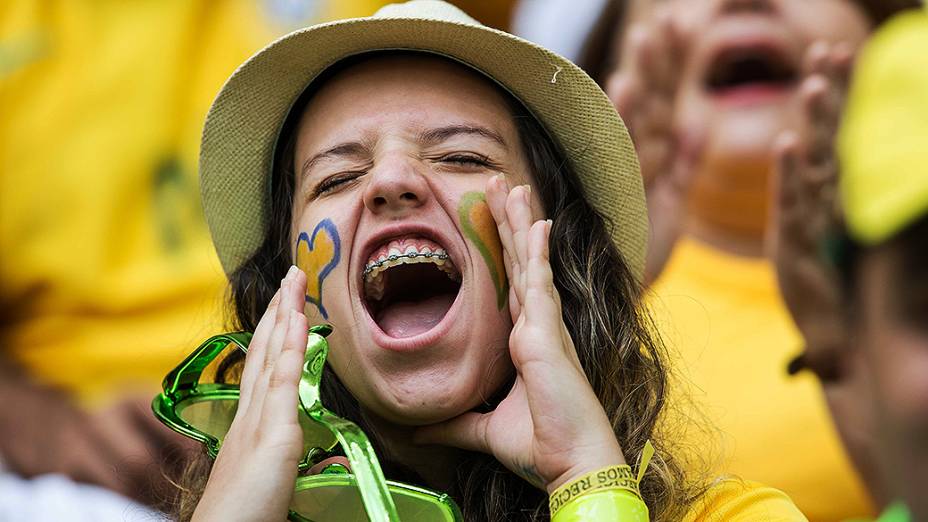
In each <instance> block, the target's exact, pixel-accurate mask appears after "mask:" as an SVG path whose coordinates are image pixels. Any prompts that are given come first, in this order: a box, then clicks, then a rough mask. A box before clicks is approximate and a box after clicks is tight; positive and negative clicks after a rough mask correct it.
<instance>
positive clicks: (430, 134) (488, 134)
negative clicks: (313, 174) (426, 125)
mask: <svg viewBox="0 0 928 522" xmlns="http://www.w3.org/2000/svg"><path fill="white" fill-rule="evenodd" d="M461 134H464V135H473V136H480V137H483V138H487V139H490V140H493V141H495V142H496V143H498V144H500V146H502V147H503V148H504V149H506V150H508V149H509V146H508V145H507V144H506V140H504V139H503V137H502V136H500V135H499V133H497V132H494V131H492V130H490V129H488V128H486V127H480V126H478V125H448V126H445V127H438V128H434V129H428V130H425V131H422V132H421V133H419V135H418V136H417V139H418V141H419V142H420V143H421V144H423V145H425V146H432V145H438V144H439V143H442V142H443V141H446V140H448V139H450V138H452V137H454V136H458V135H461ZM367 151H368V147H367V146H365V145H364V144H363V143H360V142H357V141H349V142H345V143H339V144H338V145H335V146H334V147H330V148H328V149H326V150H324V151H322V152H320V153H318V154H314V155H313V156H312V157H310V158H308V159H307V160H306V161H304V162H303V166H302V167H301V168H300V175H301V176H305V175H306V172H307V171H309V169H311V168H312V167H313V166H314V165H316V164H317V163H319V162H320V161H322V160H326V159H334V158H339V157H346V156H348V157H350V156H361V155H363V154H365V153H366V152H367Z"/></svg>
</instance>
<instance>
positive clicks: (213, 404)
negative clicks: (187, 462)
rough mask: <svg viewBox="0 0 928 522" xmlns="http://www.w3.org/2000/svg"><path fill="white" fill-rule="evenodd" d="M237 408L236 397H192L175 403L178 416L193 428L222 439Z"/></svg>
mask: <svg viewBox="0 0 928 522" xmlns="http://www.w3.org/2000/svg"><path fill="white" fill-rule="evenodd" d="M237 408H238V397H233V398H219V397H209V398H202V399H200V398H194V399H190V400H187V401H183V402H181V403H180V404H178V405H177V407H176V408H175V411H177V415H178V417H180V418H181V420H183V421H184V422H186V423H187V424H189V425H190V426H191V427H192V428H193V429H195V430H197V431H199V432H201V433H205V434H207V435H209V436H210V437H213V438H215V439H218V440H219V441H222V439H223V438H225V436H226V433H228V432H229V426H231V425H232V419H233V418H235V410H236V409H237Z"/></svg>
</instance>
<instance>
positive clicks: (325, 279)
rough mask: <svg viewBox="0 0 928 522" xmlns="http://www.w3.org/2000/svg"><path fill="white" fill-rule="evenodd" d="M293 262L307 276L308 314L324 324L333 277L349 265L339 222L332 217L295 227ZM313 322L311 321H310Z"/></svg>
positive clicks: (306, 221)
mask: <svg viewBox="0 0 928 522" xmlns="http://www.w3.org/2000/svg"><path fill="white" fill-rule="evenodd" d="M293 259H294V264H296V266H297V267H298V268H299V269H300V270H302V271H303V272H304V273H306V292H305V295H306V304H307V308H309V309H308V310H307V313H309V314H310V315H315V314H318V315H319V316H321V319H322V320H328V319H329V310H328V309H327V308H326V305H327V304H329V303H330V302H331V301H332V296H331V295H330V294H331V290H333V289H334V288H333V284H332V283H331V281H332V280H333V279H334V278H333V277H332V275H333V273H335V272H336V269H337V268H339V267H340V266H341V265H343V264H345V263H346V262H347V260H345V259H343V255H342V235H341V234H340V233H339V227H338V226H337V225H336V222H335V221H334V220H333V219H332V218H330V217H316V218H315V219H313V218H309V219H304V220H302V221H301V222H300V223H299V224H298V226H297V227H296V238H295V240H294V257H293ZM336 290H345V289H336ZM327 291H328V292H327ZM314 319H315V318H314V317H310V320H311V321H312V320H314Z"/></svg>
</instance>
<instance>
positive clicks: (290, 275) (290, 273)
mask: <svg viewBox="0 0 928 522" xmlns="http://www.w3.org/2000/svg"><path fill="white" fill-rule="evenodd" d="M296 271H297V268H296V265H290V269H288V270H287V277H285V278H284V279H293V276H294V275H296Z"/></svg>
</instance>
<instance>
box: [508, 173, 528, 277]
mask: <svg viewBox="0 0 928 522" xmlns="http://www.w3.org/2000/svg"><path fill="white" fill-rule="evenodd" d="M530 197H531V187H530V186H529V185H521V186H518V187H516V188H514V189H512V191H511V192H510V193H509V198H507V199H506V220H507V221H508V222H509V227H510V228H511V229H512V243H513V247H514V248H513V249H514V250H515V258H516V262H517V263H518V264H519V266H521V267H524V266H525V262H526V261H527V259H528V231H529V228H531V226H532V208H531V202H530ZM510 255H512V253H510Z"/></svg>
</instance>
